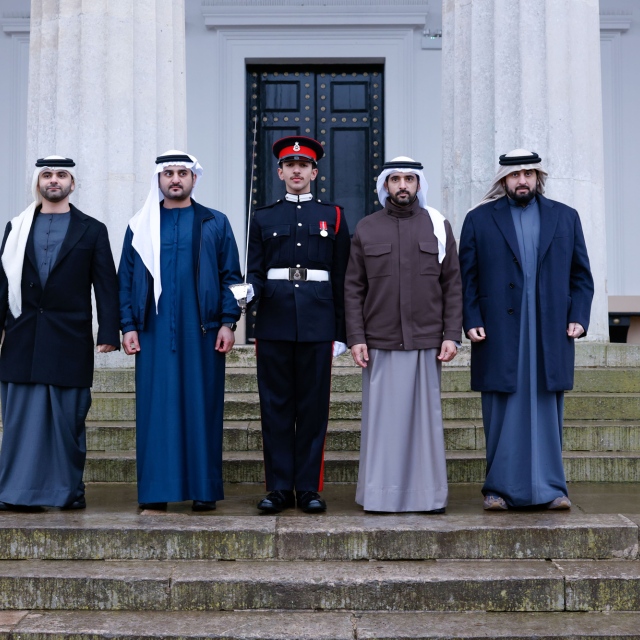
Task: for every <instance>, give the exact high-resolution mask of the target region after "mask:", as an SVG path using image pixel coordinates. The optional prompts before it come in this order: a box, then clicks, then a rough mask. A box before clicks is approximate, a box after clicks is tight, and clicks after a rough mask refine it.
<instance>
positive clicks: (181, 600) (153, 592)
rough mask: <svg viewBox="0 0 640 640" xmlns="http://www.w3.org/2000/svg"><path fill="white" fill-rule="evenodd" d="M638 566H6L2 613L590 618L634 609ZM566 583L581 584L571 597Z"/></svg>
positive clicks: (0, 578) (0, 576) (1, 566)
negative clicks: (573, 614) (586, 613)
mask: <svg viewBox="0 0 640 640" xmlns="http://www.w3.org/2000/svg"><path fill="white" fill-rule="evenodd" d="M587 564H591V565H592V566H591V568H590V570H589V569H588V568H587V567H586V565H587ZM611 565H613V566H611ZM616 565H618V566H616ZM635 565H640V563H638V562H633V561H628V562H622V561H608V560H600V561H597V562H591V563H585V562H583V561H562V562H557V563H556V562H547V561H544V560H510V561H493V562H489V561H482V560H480V561H477V560H463V561H460V560H434V561H402V562H395V561H388V562H379V561H372V562H366V563H362V562H333V561H326V562H305V561H287V562H283V561H278V560H275V561H257V562H256V561H243V562H219V561H208V560H203V561H190V560H183V561H177V562H173V561H164V562H159V561H149V560H146V561H137V560H131V561H118V560H114V561H111V562H104V561H93V560H86V561H83V562H77V561H65V560H4V561H2V562H0V585H1V586H2V588H1V589H0V609H45V610H47V609H48V610H59V609H62V610H64V609H90V610H128V611H140V610H145V611H154V610H155V611H162V610H181V611H196V610H215V611H219V610H252V609H285V610H316V609H323V610H336V609H338V610H342V609H353V610H358V611H366V610H385V611H419V610H423V611H424V610H427V611H474V610H475V611H486V610H489V611H562V610H564V609H565V608H566V609H567V610H576V611H581V610H584V607H585V606H588V607H589V608H590V609H595V610H598V609H602V608H605V607H607V608H615V609H620V608H621V606H620V605H621V604H622V603H624V605H625V609H626V610H635V609H637V603H634V602H632V601H631V600H632V599H631V600H630V594H631V593H632V592H633V588H634V587H636V588H637V576H636V573H637V569H635ZM631 567H634V568H631ZM624 571H626V572H627V574H633V578H632V579H631V580H629V581H628V582H629V583H630V584H629V585H628V586H626V585H624V583H622V584H616V586H617V587H618V589H617V590H616V592H615V594H613V595H612V594H611V593H610V592H607V593H606V596H600V597H598V596H597V591H595V590H591V584H589V583H593V584H594V586H595V587H597V586H598V585H599V583H600V582H601V581H602V582H603V583H604V584H605V585H606V586H613V585H614V583H615V581H616V577H618V578H619V577H620V576H621V575H622V574H623V572H624ZM565 574H569V575H571V576H572V580H571V583H570V586H571V589H569V585H567V596H566V597H565ZM567 582H568V581H567ZM625 587H626V588H625Z"/></svg>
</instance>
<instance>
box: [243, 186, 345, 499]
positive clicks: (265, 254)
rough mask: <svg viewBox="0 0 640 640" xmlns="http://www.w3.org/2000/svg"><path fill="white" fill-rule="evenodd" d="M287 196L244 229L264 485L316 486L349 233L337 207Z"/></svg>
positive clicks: (340, 328)
mask: <svg viewBox="0 0 640 640" xmlns="http://www.w3.org/2000/svg"><path fill="white" fill-rule="evenodd" d="M288 196H289V198H295V201H290V200H287V199H285V200H278V201H277V202H275V203H274V204H272V205H269V206H266V207H261V208H259V209H256V211H255V213H254V216H253V219H252V221H251V227H250V233H249V259H248V268H247V280H248V282H250V283H251V284H252V285H253V287H254V291H255V299H254V302H253V303H252V306H251V309H250V312H252V310H257V314H256V322H255V337H256V343H257V344H256V353H257V364H258V390H259V392H260V410H261V419H262V434H263V440H264V459H265V475H266V484H267V490H268V491H274V490H292V489H294V488H295V489H296V490H298V491H319V490H321V489H322V471H323V455H324V439H325V435H326V429H327V422H328V419H329V393H330V384H331V360H332V343H333V341H334V340H337V341H340V342H346V329H345V323H344V275H345V271H346V266H347V261H348V258H349V245H350V239H349V230H348V228H347V224H346V220H345V217H344V213H343V211H342V209H341V208H340V207H339V206H337V205H335V204H331V203H325V202H321V201H320V200H315V199H300V200H299V199H298V198H299V197H298V196H292V195H291V194H288ZM301 198H305V195H303V196H302V197H301ZM278 268H294V269H302V270H304V269H316V270H321V271H328V272H329V280H328V281H325V282H318V281H313V280H308V281H305V280H303V279H300V280H279V279H278V280H276V279H268V277H267V273H268V271H269V269H278ZM302 273H304V272H302Z"/></svg>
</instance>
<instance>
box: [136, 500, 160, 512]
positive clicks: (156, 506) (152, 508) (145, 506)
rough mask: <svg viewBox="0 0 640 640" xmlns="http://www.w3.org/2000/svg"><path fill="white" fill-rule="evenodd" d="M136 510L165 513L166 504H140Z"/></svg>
mask: <svg viewBox="0 0 640 640" xmlns="http://www.w3.org/2000/svg"><path fill="white" fill-rule="evenodd" d="M138 509H140V510H141V511H145V510H147V509H148V510H149V511H166V510H167V503H166V502H141V503H140V504H139V505H138Z"/></svg>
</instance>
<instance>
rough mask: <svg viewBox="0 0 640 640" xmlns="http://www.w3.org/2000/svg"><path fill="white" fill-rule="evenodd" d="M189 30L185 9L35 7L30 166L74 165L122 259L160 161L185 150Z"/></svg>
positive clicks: (170, 1) (41, 0)
mask: <svg viewBox="0 0 640 640" xmlns="http://www.w3.org/2000/svg"><path fill="white" fill-rule="evenodd" d="M184 25H185V20H184V0H32V2H31V43H30V52H29V53H30V58H29V63H30V65H29V98H28V117H27V140H28V142H27V163H28V165H29V166H30V167H33V164H34V162H35V160H36V158H38V157H42V156H45V155H49V154H53V153H57V154H60V155H65V156H69V157H71V158H73V159H74V160H75V161H76V165H77V167H76V170H77V173H78V182H79V184H78V185H77V189H76V192H75V194H74V196H73V202H74V204H75V205H76V206H77V207H78V208H80V209H81V210H82V211H84V212H85V213H87V214H89V215H91V216H93V217H95V218H98V219H99V220H102V221H103V222H105V223H106V224H107V226H108V227H109V235H110V237H111V243H112V247H113V249H114V255H115V256H116V258H118V257H119V255H120V248H121V246H122V238H123V236H124V231H125V228H126V225H127V221H128V220H129V218H130V217H131V216H132V215H133V214H134V213H135V211H136V210H137V209H138V208H139V207H140V206H141V205H142V203H143V202H144V198H145V197H146V194H147V193H148V190H149V180H150V178H151V171H152V169H153V162H154V160H155V158H156V156H157V155H159V154H160V153H162V152H163V151H166V150H167V149H172V148H178V149H184V147H185V144H186V139H187V135H186V97H185V96H186V84H185V45H184V40H185V34H184ZM29 174H31V171H30V172H29Z"/></svg>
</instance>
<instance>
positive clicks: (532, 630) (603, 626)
mask: <svg viewBox="0 0 640 640" xmlns="http://www.w3.org/2000/svg"><path fill="white" fill-rule="evenodd" d="M639 628H640V613H637V612H615V613H613V614H612V613H597V612H592V613H589V614H588V615H585V614H584V613H574V612H568V611H567V612H553V613H539V612H536V613H492V612H489V613H485V612H465V613H456V612H444V613H442V612H437V613H433V612H427V613H425V612H402V613H399V612H390V613H387V612H367V613H360V612H358V613H355V612H353V611H340V612H336V611H305V612H298V611H197V612H192V611H171V612H164V611H47V612H33V613H30V612H27V611H3V612H0V631H2V632H4V633H6V634H7V636H6V637H7V638H8V637H9V634H11V637H12V638H20V639H21V640H44V639H45V638H46V640H69V639H70V638H73V640H85V639H86V640H102V639H103V638H104V639H105V640H107V639H112V638H120V639H121V640H142V639H146V638H150V639H151V638H159V637H161V638H163V639H164V640H190V639H192V638H193V639H194V640H204V639H209V638H211V639H216V640H220V639H222V638H224V639H226V640H275V639H276V638H277V639H278V640H354V638H358V639H359V640H368V639H373V638H375V639H377V640H450V639H451V638H459V639H462V640H487V638H503V639H505V640H520V639H522V640H531V639H532V638H540V639H549V640H552V639H556V640H557V639H564V638H567V639H571V640H612V639H613V638H627V639H628V640H630V639H636V640H637V638H639V637H640V634H639V633H638V629H639ZM4 637H5V636H4V635H2V638H4Z"/></svg>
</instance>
